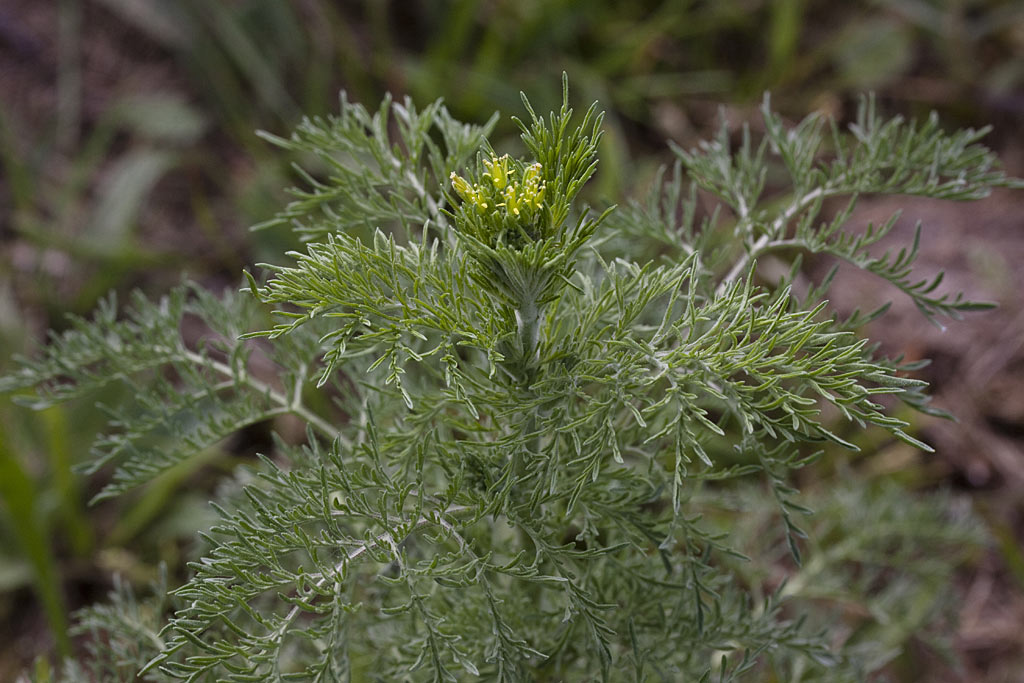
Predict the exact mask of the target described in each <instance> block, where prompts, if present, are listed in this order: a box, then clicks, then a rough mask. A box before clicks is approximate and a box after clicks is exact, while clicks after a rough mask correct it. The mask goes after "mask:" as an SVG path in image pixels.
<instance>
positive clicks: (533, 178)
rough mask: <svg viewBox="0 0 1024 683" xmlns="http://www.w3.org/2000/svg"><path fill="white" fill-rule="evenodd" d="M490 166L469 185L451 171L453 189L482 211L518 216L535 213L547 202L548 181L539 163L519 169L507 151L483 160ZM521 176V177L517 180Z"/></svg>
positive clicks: (483, 212)
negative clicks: (479, 177) (545, 192)
mask: <svg viewBox="0 0 1024 683" xmlns="http://www.w3.org/2000/svg"><path fill="white" fill-rule="evenodd" d="M483 163H484V167H485V168H486V169H487V170H486V171H485V172H484V173H483V176H482V178H481V181H482V182H481V183H478V184H470V182H469V181H468V180H466V179H465V178H463V177H462V176H459V175H456V174H455V173H454V172H452V174H451V181H452V189H454V190H455V192H456V193H457V194H458V195H459V197H461V198H462V200H463V201H464V202H466V203H467V204H471V205H472V206H474V207H476V210H477V212H478V213H480V214H485V213H487V212H488V211H491V212H494V213H498V214H499V215H501V213H504V214H505V215H507V216H512V217H515V218H518V217H519V216H521V215H523V213H524V212H527V213H529V214H532V213H533V212H535V211H537V210H538V209H540V207H541V205H542V204H543V202H544V188H545V184H544V182H543V181H542V180H541V165H540V163H538V162H535V163H533V164H530V165H529V166H526V167H525V168H522V169H520V168H518V164H514V163H513V162H512V161H511V159H510V158H509V156H508V155H507V154H505V155H503V156H501V157H491V158H490V159H484V162H483ZM517 175H520V176H521V179H518V180H517V179H516V176H517ZM502 209H503V210H504V211H503V212H502V211H501V210H502Z"/></svg>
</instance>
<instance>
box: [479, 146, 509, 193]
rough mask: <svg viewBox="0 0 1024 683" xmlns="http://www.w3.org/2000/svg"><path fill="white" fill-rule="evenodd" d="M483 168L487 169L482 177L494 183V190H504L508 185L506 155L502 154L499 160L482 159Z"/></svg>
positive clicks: (493, 158) (492, 158)
mask: <svg viewBox="0 0 1024 683" xmlns="http://www.w3.org/2000/svg"><path fill="white" fill-rule="evenodd" d="M484 166H486V167H487V172H486V173H484V175H485V176H487V177H488V178H490V179H491V182H492V183H494V189H496V190H504V189H505V186H506V185H507V184H508V155H507V154H504V155H502V156H501V158H495V157H491V159H490V160H487V159H484Z"/></svg>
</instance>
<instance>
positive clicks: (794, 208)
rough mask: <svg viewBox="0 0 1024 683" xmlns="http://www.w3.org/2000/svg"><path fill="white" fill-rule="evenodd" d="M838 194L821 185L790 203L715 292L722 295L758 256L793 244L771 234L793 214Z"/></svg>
mask: <svg viewBox="0 0 1024 683" xmlns="http://www.w3.org/2000/svg"><path fill="white" fill-rule="evenodd" d="M836 194H839V190H837V189H835V188H829V187H819V188H816V189H814V190H812V191H810V192H808V193H807V194H805V195H804V196H802V197H800V198H799V199H798V200H796V201H794V202H793V203H792V204H790V205H789V206H788V207H787V208H786V210H785V211H783V212H782V213H781V214H779V216H778V218H776V219H775V220H774V221H773V222H772V224H771V227H770V228H769V229H768V230H767V231H765V233H764V234H763V235H761V236H760V237H758V238H757V241H756V242H754V243H753V244H752V245H750V248H749V249H748V250H747V253H746V254H744V255H743V257H742V258H740V259H739V260H738V261H736V263H735V264H733V267H732V269H730V270H729V272H728V273H727V274H726V276H725V277H724V278H722V281H721V282H720V283H718V289H716V290H715V294H716V295H718V296H720V295H722V294H723V293H724V292H725V290H726V289H727V288H728V287H729V284H730V283H732V282H733V281H734V280H735V279H736V278H738V277H739V276H740V273H742V272H743V271H744V270H746V269H747V266H749V265H750V262H751V261H753V260H754V259H756V258H757V257H758V256H761V255H762V254H764V253H765V252H767V251H770V250H771V249H775V248H779V247H783V246H791V245H792V242H791V241H788V240H776V241H774V242H773V241H772V239H771V235H777V234H779V231H781V230H782V229H783V228H785V227H786V224H787V223H789V221H790V219H791V218H793V216H795V215H796V214H798V213H800V212H801V211H803V210H804V209H805V208H807V206H809V205H810V204H812V203H814V202H816V201H818V200H819V199H824V198H826V197H831V196H833V195H836Z"/></svg>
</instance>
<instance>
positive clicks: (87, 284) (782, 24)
mask: <svg viewBox="0 0 1024 683" xmlns="http://www.w3.org/2000/svg"><path fill="white" fill-rule="evenodd" d="M562 71H566V72H568V73H569V75H570V79H571V83H572V96H573V100H574V102H575V103H576V104H578V105H584V106H585V105H586V104H588V103H589V102H591V101H593V100H595V99H596V100H599V101H600V102H601V105H602V106H603V107H604V108H605V109H606V110H607V117H606V130H607V136H606V138H605V142H604V149H603V150H602V155H601V158H602V167H601V170H600V173H599V175H598V177H597V178H596V180H595V182H593V183H592V185H591V187H590V188H589V189H588V191H589V192H590V196H591V197H592V198H594V200H595V201H597V198H599V197H619V196H623V195H625V196H629V195H634V194H637V193H639V192H641V191H643V190H644V189H645V188H646V186H647V184H649V182H650V181H651V179H652V177H653V176H654V174H655V171H656V169H657V166H658V165H659V164H661V163H664V162H666V161H670V155H669V153H668V150H667V147H666V145H665V142H666V140H673V141H675V142H676V143H678V144H679V145H681V146H683V147H689V146H692V145H694V144H696V142H697V141H698V140H700V139H702V138H704V137H706V136H708V135H709V133H710V132H711V131H713V130H714V129H715V128H716V127H717V126H718V124H719V122H720V121H722V120H723V119H724V121H726V123H727V125H728V126H730V128H731V129H733V130H735V131H739V130H740V126H741V124H742V123H743V122H744V121H750V122H752V126H753V127H754V128H755V129H756V128H757V125H758V124H757V120H758V118H757V107H758V106H759V105H760V102H761V99H762V96H763V93H764V92H765V91H771V93H772V103H773V106H774V107H775V108H776V109H778V110H779V111H781V112H782V113H783V114H784V115H785V116H787V117H788V118H789V119H790V120H797V119H798V118H800V117H802V116H804V115H805V114H807V113H809V112H811V111H823V112H826V113H829V114H831V115H834V116H835V117H837V118H838V119H839V120H841V121H845V120H848V118H849V117H850V116H851V114H852V113H853V111H854V110H855V107H856V102H857V98H858V96H859V95H860V94H861V93H864V92H867V91H874V92H876V93H877V95H878V101H879V103H880V106H881V107H882V109H883V111H885V112H886V113H888V114H897V113H898V114H904V115H907V116H912V117H923V116H926V115H927V113H928V112H929V111H931V110H936V111H938V112H939V114H940V115H941V117H942V121H943V122H944V124H945V125H946V126H948V127H950V128H952V127H965V126H971V127H981V126H985V125H991V126H992V127H993V130H992V133H991V134H990V136H989V137H988V138H987V141H988V144H989V145H990V146H992V147H994V148H995V149H996V150H997V151H998V152H999V154H1000V156H1001V157H1002V159H1003V161H1004V165H1005V166H1006V167H1007V168H1008V169H1009V171H1011V172H1012V173H1014V174H1016V175H1018V176H1020V175H1024V2H1021V1H1019V0H1002V1H997V0H873V1H869V0H850V1H849V2H842V3H839V2H829V1H825V0H774V1H773V0H716V1H713V2H712V1H704V2H702V1H696V0H693V1H688V0H666V1H664V2H654V1H651V0H629V1H621V0H586V1H584V0H393V1H388V0H364V1H362V2H356V1H343V0H338V1H331V0H293V1H291V2H285V1H283V0H281V1H279V0H47V1H40V0H3V2H2V3H0V372H2V371H3V370H5V369H9V368H10V367H11V366H10V360H9V359H10V356H11V355H12V354H14V353H32V351H33V348H35V347H36V346H38V345H39V344H40V343H43V340H44V339H45V330H47V329H48V328H55V329H61V328H63V327H65V326H66V325H67V324H68V322H67V317H66V315H67V313H69V312H71V313H77V314H85V313H87V312H88V311H89V310H90V309H92V308H93V307H94V306H95V304H96V302H97V301H98V299H99V298H100V297H102V296H103V295H104V294H105V293H107V292H108V291H110V290H114V291H116V292H119V293H122V294H124V293H127V292H128V291H130V290H131V289H133V288H140V289H142V290H143V291H146V292H149V293H151V294H159V293H161V292H162V291H164V290H165V289H166V288H167V287H169V286H170V285H172V284H175V283H176V282H178V281H179V280H180V279H181V277H182V275H181V273H182V272H184V273H186V274H187V275H188V277H190V278H193V279H196V280H198V281H200V282H202V283H204V284H206V285H207V286H210V287H225V286H231V285H234V284H236V283H237V282H238V281H239V273H240V270H241V269H242V268H243V267H244V266H246V265H248V264H251V263H254V262H258V261H263V260H279V257H280V254H282V253H283V252H284V251H285V250H287V249H288V248H292V247H294V246H295V244H294V242H293V238H292V237H291V236H290V235H289V234H287V233H286V232H285V231H282V230H276V231H275V230H268V231H262V232H255V233H254V232H250V231H249V230H248V226H250V225H253V224H255V223H258V222H260V221H263V220H266V219H267V218H269V217H270V216H271V215H272V214H273V213H274V212H275V211H276V210H277V209H278V208H280V207H281V206H282V205H283V202H284V201H285V200H286V195H285V192H284V188H286V187H287V186H288V185H290V184H292V183H293V182H294V177H293V176H292V175H291V173H290V169H289V167H288V160H287V159H285V158H284V156H283V155H281V154H279V153H278V152H277V151H276V150H274V149H273V148H271V147H270V146H269V145H268V144H267V143H265V142H264V141H262V140H261V139H260V138H258V137H257V136H256V135H255V131H256V130H258V129H265V130H268V131H271V132H274V133H277V134H285V133H287V132H288V131H289V130H290V129H291V128H292V127H293V126H294V124H295V123H296V122H297V121H298V120H299V119H300V118H301V116H303V115H322V114H327V113H330V112H332V111H335V110H336V108H337V96H338V92H339V90H341V89H344V90H346V91H347V92H348V95H349V98H350V99H352V100H355V101H359V102H362V103H364V104H366V105H367V106H375V105H376V103H378V102H379V101H380V100H381V98H382V97H383V96H384V94H385V92H391V93H393V94H394V95H395V96H396V98H397V97H404V96H406V95H408V96H410V97H412V98H413V99H414V101H416V102H418V103H420V104H425V103H427V102H429V101H432V100H433V99H434V98H436V97H443V98H444V99H445V101H446V103H447V106H448V107H449V109H450V110H451V111H452V113H453V114H454V115H455V116H456V117H457V118H462V119H465V120H472V121H477V122H482V121H483V120H486V119H487V118H488V117H489V116H490V115H491V114H492V113H493V112H494V111H496V110H499V111H502V112H503V114H504V116H503V118H502V119H501V120H500V122H499V124H498V127H497V129H496V132H495V135H494V139H495V141H496V143H497V144H498V145H500V144H501V141H503V140H507V139H510V138H512V137H514V135H515V128H514V126H513V125H512V124H511V122H510V121H509V119H508V115H509V114H513V113H518V112H519V111H520V101H519V91H520V90H524V91H526V92H528V93H529V94H530V97H531V100H532V101H533V102H534V104H535V105H536V107H537V109H538V110H546V109H548V108H551V107H553V106H554V105H555V104H556V103H557V101H558V98H559V95H560V93H559V88H560V74H561V72H562ZM897 208H903V209H904V212H903V218H902V219H901V221H900V227H899V228H898V229H897V231H896V232H897V235H896V236H895V237H896V238H897V239H898V238H905V237H906V231H909V230H912V228H913V225H914V223H915V222H916V221H917V220H920V221H922V223H923V226H924V230H925V236H926V239H925V240H924V243H923V252H922V256H921V259H920V261H919V268H920V269H921V272H922V273H924V274H927V273H933V272H935V271H937V270H939V269H945V270H946V271H947V278H946V282H947V283H948V284H949V287H950V288H951V289H955V288H962V289H965V290H967V291H968V293H969V294H970V295H972V296H974V297H976V298H980V299H986V300H993V301H997V302H998V303H999V304H1000V307H999V309H998V310H996V311H995V312H990V313H985V314H979V315H972V316H971V317H970V318H969V319H968V320H967V321H966V322H963V323H959V324H953V325H950V326H949V327H948V329H946V330H938V329H936V328H932V327H930V326H929V325H928V324H927V323H926V322H925V321H924V319H923V318H921V316H920V315H918V314H917V313H916V311H914V310H912V306H909V305H907V304H906V302H901V301H897V303H896V305H895V306H894V309H893V312H892V314H890V315H889V316H887V317H886V318H884V319H883V320H882V323H881V324H876V326H875V327H874V328H873V329H871V330H870V331H869V332H870V334H872V335H873V336H874V337H875V338H877V339H879V340H880V341H881V343H882V346H883V348H884V349H885V350H886V351H888V352H892V353H899V352H902V353H905V354H907V355H908V356H909V357H912V358H917V357H921V358H932V359H934V361H935V362H934V363H933V364H932V365H931V366H930V367H929V368H927V369H926V370H925V371H924V372H923V373H922V376H923V377H924V378H925V379H928V380H929V381H931V382H933V384H934V390H935V394H936V399H935V403H936V405H937V406H938V407H941V408H943V409H946V410H948V411H950V412H952V413H954V414H955V415H956V416H958V417H959V419H960V421H959V423H955V424H954V423H950V422H942V421H939V420H933V419H925V418H921V417H914V416H904V417H908V419H913V421H914V428H915V430H916V433H917V434H918V436H920V437H922V438H924V439H925V440H927V441H929V442H931V443H933V444H934V445H935V446H936V447H937V449H938V454H937V455H934V456H928V457H925V456H922V455H921V454H919V453H916V452H914V451H913V450H912V449H909V448H907V447H904V446H894V445H889V444H884V445H882V446H881V447H879V448H874V449H866V450H865V453H864V454H863V455H861V456H860V457H859V458H858V460H857V461H856V462H855V463H854V464H855V465H856V467H857V468H858V469H859V470H860V471H861V472H862V473H863V475H864V476H866V477H869V478H872V477H875V478H878V479H883V478H884V479H886V480H896V481H898V482H899V484H900V485H901V486H904V487H906V488H907V489H908V490H910V491H922V490H931V489H952V490H953V491H954V492H955V493H956V494H957V495H960V496H965V497H969V498H970V499H971V501H972V502H973V505H974V506H975V509H976V510H977V511H978V513H979V514H980V516H981V518H982V519H983V521H984V522H985V525H986V526H987V528H988V532H989V534H990V539H989V542H988V549H987V550H986V551H985V552H983V553H981V554H979V555H978V556H977V557H975V558H974V559H973V560H972V561H971V562H970V563H969V565H967V566H964V567H963V568H962V571H961V572H960V574H959V575H958V579H957V581H956V582H955V584H954V585H952V586H950V588H949V590H950V591H951V592H954V593H955V594H956V596H957V601H958V602H957V604H958V605H960V607H959V608H958V611H959V617H960V618H959V626H958V627H957V631H956V634H955V637H954V641H953V642H954V648H955V650H956V652H957V653H958V654H959V656H960V659H961V665H960V667H959V668H957V667H953V666H951V665H950V664H949V663H948V662H944V661H943V660H941V659H936V658H934V657H922V658H920V659H914V658H913V653H911V655H909V656H910V657H911V659H909V660H907V659H904V660H901V662H900V665H899V666H898V667H895V668H894V669H893V671H891V672H890V673H891V675H892V676H893V677H894V680H899V681H917V680H927V681H981V682H994V681H1006V682H1010V681H1020V680H1024V679H1022V678H1021V676H1022V675H1024V674H1022V673H1021V672H1022V671H1024V551H1022V545H1021V542H1022V539H1024V495H1022V494H1024V305H1022V302H1021V296H1020V292H1021V291H1024V267H1022V266H1021V265H1020V264H1022V263H1024V196H1022V193H1020V192H1018V193H1016V194H1014V193H1010V192H1006V193H996V194H994V195H993V196H992V197H991V198H990V199H988V200H986V201H984V202H982V203H977V204H965V205H948V204H943V203H939V202H930V201H904V200H898V201H896V200H892V199H874V198H866V199H865V200H864V201H863V202H862V204H861V209H860V210H859V213H858V215H857V216H856V217H855V218H854V221H855V222H860V223H864V222H867V221H876V222H878V221H884V220H885V219H886V218H888V217H889V216H890V215H891V214H892V212H893V211H894V210H896V209H897ZM823 267H824V264H815V263H812V264H811V272H812V273H813V272H814V271H815V269H817V268H823ZM843 277H844V278H845V279H844V280H843V281H842V283H841V286H839V287H837V288H836V290H835V294H834V296H833V303H834V304H835V305H836V306H837V308H839V309H841V310H852V309H853V308H855V307H858V306H859V307H862V308H863V307H870V306H871V304H872V303H873V302H877V301H881V300H883V297H886V296H888V295H889V294H890V293H889V292H887V291H886V290H885V289H884V288H883V287H882V286H881V285H880V284H879V283H878V282H874V281H873V280H871V279H870V278H866V277H863V276H859V275H857V274H855V273H843ZM102 424H103V415H102V412H101V411H100V410H98V409H97V408H96V406H95V405H94V403H93V402H89V403H87V404H80V405H79V404H72V405H68V406H62V407H58V408H53V409H50V410H47V411H45V412H41V413H33V412H30V411H27V410H25V409H21V408H16V407H15V406H13V405H12V404H10V403H9V402H8V401H3V402H0V498H2V502H3V504H2V505H0V680H12V679H13V678H14V677H15V676H16V673H17V672H18V671H19V670H21V669H22V668H23V667H26V666H30V665H31V664H32V661H33V659H34V658H35V657H36V656H37V655H44V656H54V655H56V654H58V653H66V652H69V651H72V650H73V649H74V647H75V643H74V641H73V640H72V639H70V638H69V637H68V636H67V635H66V626H67V623H68V619H69V616H68V615H69V614H70V612H71V611H73V610H74V609H75V608H77V607H81V606H82V605H85V604H89V603H92V602H94V601H96V600H99V599H102V598H103V597H104V595H105V594H106V592H107V591H108V590H109V587H110V583H111V577H112V576H113V575H114V574H120V575H122V576H124V577H126V578H127V579H129V580H130V581H133V582H138V583H141V584H144V583H145V582H146V581H148V580H151V579H153V578H154V577H155V576H156V574H157V571H158V569H157V568H158V566H159V565H160V563H161V562H166V563H168V564H169V565H170V566H171V567H174V566H180V565H181V558H182V557H183V556H184V554H186V553H187V552H188V548H189V544H190V542H191V539H192V537H193V535H194V531H195V529H196V528H197V527H200V526H202V525H203V524H205V523H206V522H207V521H208V520H209V518H210V510H209V508H208V506H207V505H206V503H205V501H206V500H207V495H206V493H207V491H208V490H209V489H210V487H211V485H210V484H209V482H208V480H209V477H208V476H206V477H204V476H203V473H204V472H209V471H210V470H209V468H210V467H212V468H215V469H216V468H229V467H231V466H232V464H233V463H235V462H237V461H238V460H239V459H244V458H247V457H251V454H252V453H253V452H256V451H259V450H260V447H261V444H262V445H265V444H266V443H267V441H268V438H269V436H268V434H269V426H266V427H261V428H259V429H254V430H251V433H246V434H245V435H243V436H242V438H240V439H237V440H234V441H232V442H231V443H226V444H222V445H221V446H220V447H219V448H218V452H217V453H215V454H212V455H211V457H210V458H203V459H202V461H203V462H201V463H191V464H190V465H189V466H188V467H184V468H179V469H178V470H175V471H174V472H172V473H170V474H169V475H168V476H166V477H163V478H161V479H160V480H159V481H158V482H156V483H155V484H154V485H152V486H150V487H147V488H146V489H145V490H143V491H141V492H139V493H138V494H137V495H134V496H129V497H127V498H125V499H122V500H119V501H115V502H111V503H104V504H102V505H98V506H94V507H89V506H88V505H87V504H86V501H87V500H88V499H89V498H90V497H91V495H92V493H94V492H95V490H96V487H97V483H96V482H90V481H83V480H82V479H81V478H80V477H78V476H77V475H75V474H74V473H73V471H72V468H73V467H74V465H75V463H76V462H77V461H79V460H80V459H81V458H82V457H83V456H84V454H85V453H86V452H87V449H88V444H89V442H90V440H91V438H92V436H93V435H94V434H95V432H96V430H97V429H98V428H99V427H100V426H101V425H102ZM860 437H861V441H860V442H861V443H865V442H867V443H870V438H871V437H870V435H860ZM201 466H202V467H205V468H207V469H203V468H202V467H201ZM814 484H815V482H814V481H813V480H812V481H805V482H803V485H804V486H807V487H811V488H813V487H814ZM173 578H174V577H172V583H173Z"/></svg>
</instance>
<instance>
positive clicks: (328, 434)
mask: <svg viewBox="0 0 1024 683" xmlns="http://www.w3.org/2000/svg"><path fill="white" fill-rule="evenodd" d="M182 357H183V359H184V360H187V361H189V362H192V363H195V364H197V365H202V366H204V367H207V368H210V369H211V370H214V371H216V372H219V373H221V374H222V375H224V376H226V377H231V378H233V379H234V378H236V377H237V379H238V380H239V381H240V382H241V383H242V384H245V385H246V386H248V387H249V388H250V389H252V390H253V391H256V392H258V393H261V394H263V395H265V396H266V397H267V398H268V399H270V400H271V401H272V402H274V403H276V404H278V405H279V406H280V409H279V410H275V411H268V415H269V416H273V415H276V414H284V413H291V414H292V415H295V416H296V417H299V418H302V419H303V420H305V421H306V422H307V423H309V424H310V426H312V427H313V429H315V430H316V431H318V432H320V434H322V435H323V436H324V437H325V438H327V439H338V441H339V442H340V443H341V445H342V446H343V447H345V448H348V447H350V446H351V445H352V442H351V441H349V439H348V438H346V437H345V436H344V435H343V434H341V433H340V430H338V429H337V428H336V427H335V426H334V425H332V424H331V423H329V422H327V421H326V420H325V419H323V418H322V417H320V416H319V415H317V414H316V413H314V412H313V411H311V410H310V409H309V408H307V407H306V406H305V405H303V404H302V401H301V392H300V390H299V383H301V381H302V378H303V377H304V376H305V368H302V371H301V372H300V373H299V376H298V377H297V378H296V388H295V395H294V396H292V397H291V398H289V397H288V396H285V395H284V394H282V393H281V392H279V391H277V390H275V389H274V388H273V387H271V386H270V385H269V384H266V383H264V382H261V381H259V380H258V379H256V378H254V377H252V376H250V375H249V373H245V374H242V375H241V376H236V374H235V371H234V370H232V368H231V367H230V366H228V365H226V364H224V363H221V362H220V361H216V360H213V359H212V358H207V357H206V356H203V355H202V354H200V353H196V352H195V351H189V350H187V349H186V350H185V351H184V353H183V354H182Z"/></svg>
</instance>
